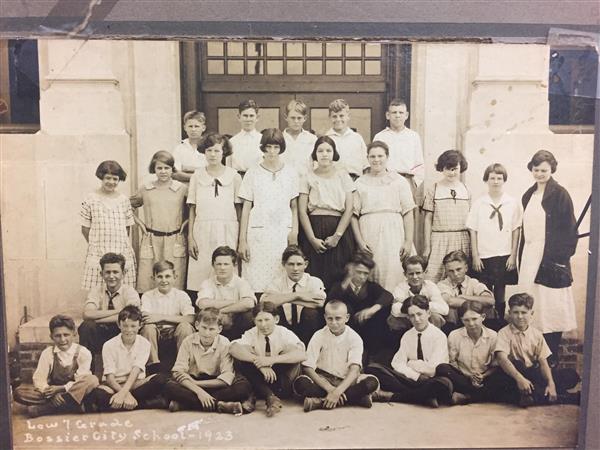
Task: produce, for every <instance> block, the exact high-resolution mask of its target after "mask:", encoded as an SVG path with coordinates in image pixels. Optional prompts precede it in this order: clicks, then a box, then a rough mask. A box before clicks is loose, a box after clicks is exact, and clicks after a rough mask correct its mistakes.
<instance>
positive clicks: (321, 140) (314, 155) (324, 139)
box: [310, 135, 340, 161]
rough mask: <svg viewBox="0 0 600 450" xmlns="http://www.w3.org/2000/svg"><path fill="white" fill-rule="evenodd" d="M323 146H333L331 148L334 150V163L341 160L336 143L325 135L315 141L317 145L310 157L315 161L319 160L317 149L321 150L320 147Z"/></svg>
mask: <svg viewBox="0 0 600 450" xmlns="http://www.w3.org/2000/svg"><path fill="white" fill-rule="evenodd" d="M321 144H329V145H330V146H331V148H332V149H333V160H334V161H339V160H340V154H339V153H338V151H337V147H336V145H335V141H334V140H333V139H331V138H330V137H329V136H325V135H323V136H321V137H320V138H318V139H317V140H316V141H315V145H314V146H313V151H312V153H311V154H310V157H311V158H312V160H313V161H316V160H317V148H319V146H320V145H321Z"/></svg>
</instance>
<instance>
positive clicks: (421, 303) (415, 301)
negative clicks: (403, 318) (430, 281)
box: [400, 294, 429, 314]
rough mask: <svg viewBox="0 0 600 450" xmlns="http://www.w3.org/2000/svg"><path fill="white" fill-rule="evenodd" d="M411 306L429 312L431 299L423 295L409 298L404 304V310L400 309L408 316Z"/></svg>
mask: <svg viewBox="0 0 600 450" xmlns="http://www.w3.org/2000/svg"><path fill="white" fill-rule="evenodd" d="M411 306H416V307H418V308H421V309H424V310H425V311H429V299H428V298H427V297H425V296H424V295H421V294H417V295H413V296H412V297H408V298H407V299H406V300H404V302H403V303H402V308H400V312H402V313H404V314H408V308H410V307H411Z"/></svg>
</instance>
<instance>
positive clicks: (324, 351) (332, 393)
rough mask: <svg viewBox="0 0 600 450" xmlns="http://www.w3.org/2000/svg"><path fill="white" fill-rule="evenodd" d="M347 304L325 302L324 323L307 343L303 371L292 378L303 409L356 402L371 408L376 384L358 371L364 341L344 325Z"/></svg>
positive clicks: (375, 381)
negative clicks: (302, 403) (302, 402)
mask: <svg viewBox="0 0 600 450" xmlns="http://www.w3.org/2000/svg"><path fill="white" fill-rule="evenodd" d="M349 319H350V315H349V314H348V308H347V307H346V304H345V303H343V302H341V301H339V300H332V301H330V302H328V303H327V305H325V323H326V326H325V327H323V328H322V329H320V330H318V331H317V332H316V333H315V334H314V336H313V337H312V339H311V340H310V342H309V344H308V349H307V351H306V360H305V361H304V362H303V363H302V368H303V371H304V375H300V376H299V377H298V378H296V380H295V381H294V391H295V392H296V393H297V394H298V395H300V396H301V397H303V398H304V411H305V412H309V411H312V410H313V409H332V408H335V407H336V406H343V405H344V404H348V405H358V406H364V407H366V408H370V407H371V405H372V402H371V395H370V394H371V393H372V392H374V391H375V390H377V388H378V387H379V381H378V380H377V378H376V377H374V376H373V375H364V374H361V373H360V369H361V367H362V357H363V342H362V339H361V338H360V336H359V335H358V333H356V331H354V330H353V329H352V328H350V327H347V326H346V323H347V322H348V320H349Z"/></svg>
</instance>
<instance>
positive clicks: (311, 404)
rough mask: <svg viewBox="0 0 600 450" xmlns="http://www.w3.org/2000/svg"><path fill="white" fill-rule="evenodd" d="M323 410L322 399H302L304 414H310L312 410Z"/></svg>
mask: <svg viewBox="0 0 600 450" xmlns="http://www.w3.org/2000/svg"><path fill="white" fill-rule="evenodd" d="M322 408H323V399H322V398H316V397H305V398H304V412H311V411H312V410H314V409H322Z"/></svg>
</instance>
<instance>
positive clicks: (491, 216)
mask: <svg viewBox="0 0 600 450" xmlns="http://www.w3.org/2000/svg"><path fill="white" fill-rule="evenodd" d="M490 206H491V207H492V209H493V211H492V213H491V214H490V219H493V218H494V216H495V215H496V213H498V227H500V231H502V228H503V227H504V220H503V219H502V213H501V212H500V208H502V205H501V204H500V205H498V207H495V206H494V205H492V204H491V203H490Z"/></svg>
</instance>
